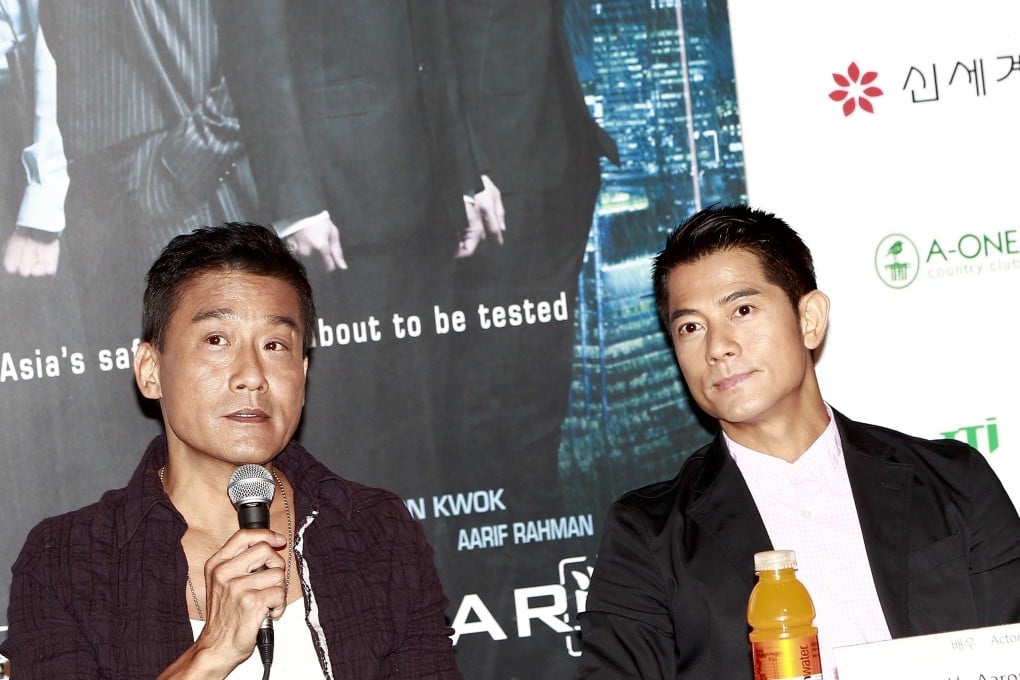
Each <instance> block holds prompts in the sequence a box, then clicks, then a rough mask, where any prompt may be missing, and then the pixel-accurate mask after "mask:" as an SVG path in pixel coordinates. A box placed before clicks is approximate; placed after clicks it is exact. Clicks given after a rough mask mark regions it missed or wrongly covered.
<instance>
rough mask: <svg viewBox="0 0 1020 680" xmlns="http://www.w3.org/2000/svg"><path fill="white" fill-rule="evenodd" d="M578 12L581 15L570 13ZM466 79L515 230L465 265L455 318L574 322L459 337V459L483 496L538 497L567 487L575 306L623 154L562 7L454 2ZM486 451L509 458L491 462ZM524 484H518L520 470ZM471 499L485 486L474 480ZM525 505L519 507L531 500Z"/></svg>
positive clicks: (475, 122) (478, 135) (455, 444)
mask: <svg viewBox="0 0 1020 680" xmlns="http://www.w3.org/2000/svg"><path fill="white" fill-rule="evenodd" d="M572 6H573V5H572ZM450 18H451V23H452V28H453V31H452V35H453V37H454V45H455V51H456V55H457V60H456V61H457V75H458V81H459V85H460V91H461V93H462V98H463V101H464V102H465V110H466V112H467V119H468V121H469V123H470V125H471V130H472V137H471V139H472V141H473V143H474V149H475V155H476V157H477V158H478V159H479V163H480V165H481V170H482V172H483V173H485V174H486V175H487V176H488V177H491V178H492V180H493V181H494V182H495V184H496V185H497V186H498V187H499V190H500V192H501V193H502V199H503V206H504V208H505V211H506V231H505V234H503V238H502V247H499V248H494V247H492V246H493V245H494V244H493V239H488V240H487V242H486V243H484V244H482V246H481V247H480V248H479V250H478V253H477V254H475V255H474V256H473V257H471V258H467V259H462V260H460V261H459V262H458V265H457V285H456V296H457V303H456V305H455V306H456V308H458V309H462V310H465V311H466V312H467V313H468V314H470V315H472V316H473V315H474V314H475V313H476V310H477V309H478V306H479V304H484V305H486V306H487V307H490V308H491V307H492V306H493V305H500V306H507V305H512V304H522V303H523V301H524V300H525V299H527V300H530V301H531V302H532V303H537V302H540V301H549V302H551V301H554V300H558V299H560V297H561V295H562V297H563V298H564V299H565V300H566V304H567V306H568V308H569V309H570V310H571V314H570V319H568V320H566V321H556V322H553V323H544V324H543V323H539V324H535V325H527V324H525V325H521V326H518V327H505V328H498V329H496V328H491V329H488V330H485V329H481V328H479V327H478V326H477V325H475V326H473V327H471V328H469V329H468V331H467V332H466V333H463V334H461V335H458V337H457V338H456V340H457V343H458V344H457V348H456V350H455V352H454V356H455V357H456V361H457V362H458V366H461V367H464V368H463V369H462V370H463V373H461V372H455V373H454V374H453V376H454V380H453V382H452V384H451V386H450V399H451V410H452V411H453V412H454V413H457V414H458V419H457V421H456V422H455V423H452V424H451V426H452V427H453V428H454V432H453V439H452V443H451V445H450V446H449V449H450V450H451V451H452V452H454V453H456V452H460V453H461V454H462V455H463V456H464V464H463V465H459V466H457V467H458V469H459V470H463V471H465V472H469V473H471V474H472V475H474V478H473V483H474V484H475V485H478V486H484V485H490V484H494V483H495V482H494V480H503V481H499V482H498V483H499V485H501V486H502V485H504V484H505V483H506V481H505V478H506V477H508V476H511V477H513V478H514V479H517V480H519V481H520V482H521V484H520V491H521V492H522V493H524V492H527V493H528V494H529V495H531V496H530V497H533V494H534V493H535V492H536V491H538V490H539V489H544V490H546V491H549V490H552V489H553V488H554V487H555V486H556V484H557V481H558V480H557V453H558V451H559V444H560V428H561V425H562V422H563V418H564V416H565V414H566V408H567V397H568V392H569V389H570V381H571V377H572V357H573V354H572V351H573V344H574V342H573V341H574V333H575V329H574V323H573V322H572V320H573V307H574V301H575V297H576V295H577V277H578V274H579V272H580V269H581V263H582V260H583V258H584V250H585V246H586V244H587V241H588V232H589V229H590V226H591V221H592V214H593V210H594V207H595V200H596V196H597V195H598V190H599V182H600V170H599V159H600V157H602V156H605V157H608V158H610V159H611V160H613V162H618V156H617V151H616V146H615V144H614V143H613V141H612V140H611V139H610V138H609V136H608V135H607V134H606V133H605V131H604V130H602V128H600V127H599V126H598V124H597V123H596V122H595V121H594V120H593V119H592V116H591V114H590V113H589V111H588V107H587V105H586V104H585V101H584V96H583V93H582V90H581V86H580V83H579V82H578V77H577V72H576V69H575V67H574V61H573V56H572V51H571V46H570V43H569V41H568V38H567V28H566V22H567V18H568V17H567V13H566V9H565V3H564V1H563V0H457V1H456V2H452V3H450ZM478 452H498V455H490V456H479V455H478ZM511 470H512V474H511V475H508V471H511ZM465 486H466V488H475V487H474V486H472V481H468V482H466V483H465ZM520 497H521V496H518V498H520Z"/></svg>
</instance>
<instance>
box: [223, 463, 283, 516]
mask: <svg viewBox="0 0 1020 680" xmlns="http://www.w3.org/2000/svg"><path fill="white" fill-rule="evenodd" d="M274 493H276V484H275V483H274V482H273V476H272V475H271V474H269V470H267V469H265V468H264V467H262V466H261V465H255V464H254V463H248V464H247V465H242V466H241V467H239V468H237V469H236V470H234V474H232V475H230V482H229V483H228V484H227V496H229V497H230V502H231V503H233V504H234V507H235V508H236V507H237V506H239V505H242V504H244V503H265V504H266V505H269V504H270V503H272V502H273V494H274Z"/></svg>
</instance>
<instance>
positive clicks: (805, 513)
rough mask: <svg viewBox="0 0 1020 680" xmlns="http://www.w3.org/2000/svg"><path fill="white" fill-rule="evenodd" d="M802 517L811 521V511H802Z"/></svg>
mask: <svg viewBox="0 0 1020 680" xmlns="http://www.w3.org/2000/svg"><path fill="white" fill-rule="evenodd" d="M800 516H801V517H803V518H804V519H811V511H810V510H801V511H800Z"/></svg>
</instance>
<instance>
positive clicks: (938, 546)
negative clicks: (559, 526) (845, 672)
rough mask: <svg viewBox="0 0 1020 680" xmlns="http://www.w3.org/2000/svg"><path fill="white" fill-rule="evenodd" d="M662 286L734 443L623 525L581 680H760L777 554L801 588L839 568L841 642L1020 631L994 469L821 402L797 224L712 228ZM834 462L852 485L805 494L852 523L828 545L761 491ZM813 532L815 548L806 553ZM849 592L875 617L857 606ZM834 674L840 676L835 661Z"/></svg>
mask: <svg viewBox="0 0 1020 680" xmlns="http://www.w3.org/2000/svg"><path fill="white" fill-rule="evenodd" d="M653 276H654V283H655V291H656V301H657V304H658V307H659V311H660V314H661V315H662V317H663V321H664V322H665V325H666V327H667V329H668V330H669V333H670V337H671V339H672V342H673V346H674V350H675V353H676V356H677V360H678V362H679V364H680V368H681V372H682V373H683V375H684V380H685V382H686V384H687V387H688V389H689V390H690V393H691V395H692V396H693V397H694V400H695V401H696V402H697V404H698V405H699V406H700V407H701V409H702V410H704V411H705V412H706V413H707V414H708V415H710V416H712V417H714V418H716V419H717V421H718V423H719V427H720V432H719V434H718V435H717V437H716V438H715V441H713V442H712V443H711V444H709V445H707V446H705V447H704V448H702V449H700V450H699V451H697V452H695V453H694V455H693V456H691V458H690V459H688V460H687V461H686V462H685V463H684V466H683V467H682V469H681V471H680V474H679V475H678V476H677V477H676V478H675V479H673V480H671V481H667V482H662V483H659V484H653V485H651V486H648V487H645V488H642V489H639V490H636V491H632V492H630V493H628V494H626V495H625V496H624V497H623V498H622V499H620V500H619V501H618V502H617V503H616V504H614V506H613V507H612V509H611V511H610V513H609V519H608V522H607V525H606V528H605V532H604V536H603V539H602V544H601V547H600V549H599V555H598V561H597V563H596V566H595V572H594V575H593V579H592V584H591V589H590V592H589V595H588V600H587V612H585V613H584V614H583V615H582V616H581V626H582V639H583V660H582V666H581V669H580V673H579V675H578V677H579V678H620V677H640V678H698V679H706V678H720V679H726V680H729V679H731V678H749V677H751V675H752V669H751V651H750V644H749V642H748V639H747V633H748V626H747V623H746V610H747V600H748V596H749V595H750V592H751V589H752V587H753V586H754V582H755V578H754V572H753V569H754V568H753V564H754V561H753V556H754V553H756V552H758V551H763V550H771V549H773V548H776V549H793V550H795V551H797V552H798V563H799V565H800V568H801V572H802V574H803V573H806V572H808V571H810V570H811V569H812V568H813V567H814V566H815V565H817V564H818V563H819V562H826V561H827V559H829V558H828V555H830V554H832V555H838V556H839V557H838V558H836V560H835V567H834V568H827V569H823V570H822V571H821V572H820V573H818V572H817V570H816V573H815V575H814V581H813V585H809V590H811V591H812V594H813V595H814V597H815V605H816V610H817V611H818V615H819V619H817V620H816V621H819V620H822V619H823V617H824V618H825V620H826V621H827V622H828V623H826V624H824V625H821V626H819V635H820V638H821V637H822V636H825V635H829V636H830V637H831V638H832V639H839V640H840V642H839V644H848V643H853V642H866V641H874V640H877V639H888V638H889V637H893V638H896V637H902V636H908V635H919V634H926V633H936V632H943V631H948V630H953V629H960V628H970V627H978V626H989V625H996V624H1003V623H1011V622H1017V621H1020V518H1018V517H1017V512H1016V510H1015V508H1014V506H1013V504H1012V503H1011V501H1010V499H1009V497H1008V496H1007V495H1006V493H1005V491H1004V489H1003V487H1002V485H1001V484H1000V482H999V480H998V479H997V478H996V476H995V474H994V473H993V472H992V470H991V468H990V467H989V466H988V464H987V462H986V461H985V459H984V458H983V457H982V456H981V454H979V453H978V452H977V451H974V450H973V449H971V448H970V447H968V446H966V445H964V444H962V443H959V442H955V441H950V440H939V441H927V440H923V439H918V438H915V437H911V436H908V435H905V434H902V433H899V432H895V431H893V430H889V429H886V428H882V427H877V426H874V425H865V424H861V423H855V422H853V421H851V420H849V419H848V418H846V417H844V416H843V415H841V414H840V413H838V412H837V411H835V410H834V409H831V408H830V407H828V406H827V405H826V404H825V402H824V401H823V400H822V396H821V393H820V390H819V388H818V383H817V381H816V378H815V371H814V363H813V357H812V352H813V350H815V349H817V348H818V347H819V346H820V345H821V343H822V341H823V339H824V337H825V330H826V327H827V321H828V299H827V298H826V297H825V296H824V294H822V293H821V292H820V291H818V290H817V289H816V287H815V277H814V270H813V266H812V264H811V255H810V252H809V251H808V250H807V248H806V246H804V244H803V243H802V242H801V241H800V238H799V237H798V236H797V235H796V234H795V233H794V232H793V231H792V230H791V229H790V228H789V227H788V226H787V225H786V224H785V223H784V222H783V221H782V220H780V219H778V218H776V217H775V216H774V215H770V214H768V213H764V212H761V211H757V210H752V209H750V208H747V207H746V206H732V207H721V208H709V209H707V210H705V211H702V212H700V213H698V214H696V215H695V216H693V217H692V218H690V219H689V220H688V221H686V222H685V223H684V224H682V225H681V226H680V227H679V228H678V229H677V230H676V231H675V232H674V233H673V235H672V236H671V237H670V238H669V240H668V241H667V245H666V248H665V249H664V250H663V251H662V253H660V254H659V256H658V257H657V259H656V261H655V267H654V275H653ZM826 446H827V448H826ZM819 462H820V463H821V467H809V468H807V469H808V470H809V471H810V470H824V469H829V470H832V479H833V480H839V479H842V480H843V482H844V485H843V486H840V485H839V484H838V483H837V482H836V481H833V482H832V483H831V485H830V483H828V482H825V480H824V479H823V477H821V476H820V475H815V474H809V475H808V476H807V478H806V479H802V482H806V483H807V484H808V485H811V484H812V483H814V484H815V485H816V486H818V489H817V490H816V491H817V493H819V494H820V496H819V498H821V499H825V498H832V497H833V496H836V497H839V495H838V494H840V493H841V491H845V502H842V501H841V502H838V503H836V504H835V507H834V508H833V509H834V511H835V512H834V514H835V515H836V516H837V519H838V518H839V517H842V518H843V523H842V524H839V522H838V521H837V525H839V528H836V529H831V530H830V529H828V527H826V528H825V529H824V530H822V531H821V532H818V531H817V530H812V529H811V528H809V526H808V525H809V522H810V521H812V520H811V519H810V517H811V515H810V514H803V515H802V514H800V513H802V512H804V511H803V510H799V509H796V507H797V506H796V505H795V504H796V503H797V500H798V499H796V498H789V497H787V498H785V499H779V501H778V503H777V502H776V501H775V499H773V501H772V502H773V503H774V504H776V505H781V504H782V503H783V502H784V501H789V502H790V504H791V508H794V509H793V511H792V512H793V513H794V514H792V515H791V514H790V513H789V512H787V514H785V515H784V514H783V513H784V511H783V510H782V509H780V510H779V511H778V512H777V509H776V507H774V506H770V505H769V504H768V503H767V502H766V503H763V501H766V500H767V499H769V498H770V495H769V494H770V490H769V489H768V488H763V485H762V477H764V476H765V474H762V475H761V477H759V478H756V477H754V476H749V475H748V474H747V471H749V470H757V471H759V472H760V471H767V474H768V475H771V474H773V472H777V473H778V475H779V476H778V477H776V478H777V479H782V478H783V475H785V474H786V473H787V472H788V471H793V470H794V469H795V468H797V467H798V466H800V469H801V470H804V469H805V468H804V467H803V466H804V465H817V464H818V463H819ZM827 466H828V467H827ZM804 488H806V487H804ZM820 502H823V503H824V500H823V501H820ZM840 506H842V507H840ZM855 510H856V511H855ZM791 528H792V532H791ZM812 531H815V533H814V535H813V539H812V540H813V542H811V541H808V540H807V539H804V540H798V539H797V538H793V539H791V538H790V537H791V536H794V537H796V536H808V535H809V534H810V533H811V532H812ZM854 535H856V540H857V542H856V543H855V542H854V540H852V539H853V537H854ZM777 540H781V541H784V544H783V545H774V542H775V541H777ZM855 545H856V546H858V547H857V548H856V549H855V547H854V546H855ZM805 558H806V559H805ZM847 582H856V583H862V584H864V585H863V587H861V588H858V589H857V591H871V592H872V593H873V596H872V599H871V600H870V601H868V600H866V599H863V600H858V599H857V598H858V596H859V595H860V592H853V593H848V596H849V597H848V599H852V600H853V602H854V603H853V604H850V603H848V602H847V600H841V595H842V594H841V591H840V588H841V587H843V584H844V583H847ZM859 602H865V604H863V605H861V604H859ZM869 610H870V611H869ZM869 617H870V618H869ZM837 629H838V630H837ZM834 646H838V645H834ZM827 657H828V658H827ZM822 661H823V665H824V666H825V667H826V671H827V674H826V677H829V676H828V671H830V670H831V666H832V658H831V649H829V648H827V647H826V645H825V644H824V643H823V646H822Z"/></svg>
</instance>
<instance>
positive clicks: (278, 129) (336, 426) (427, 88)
mask: <svg viewBox="0 0 1020 680" xmlns="http://www.w3.org/2000/svg"><path fill="white" fill-rule="evenodd" d="M217 8H218V9H219V10H222V15H221V23H222V24H223V25H224V26H226V25H228V24H229V26H230V28H229V30H224V31H223V32H222V39H223V41H224V51H225V54H226V55H227V58H228V65H229V72H228V78H229V83H230V86H231V91H232V93H233V95H234V97H235V99H236V101H237V102H238V108H239V114H240V117H241V123H242V129H243V131H244V133H245V137H246V143H247V146H248V148H249V150H250V153H251V161H252V169H253V172H254V176H255V180H256V183H257V186H258V191H259V198H260V206H259V209H260V212H261V214H262V218H263V219H265V220H267V221H270V222H272V223H274V224H277V225H279V224H280V223H281V221H293V220H296V219H301V218H305V217H309V216H313V215H317V214H319V213H321V211H323V210H327V211H328V212H329V216H330V218H331V219H332V221H333V223H334V224H336V225H337V227H338V228H339V233H340V240H341V243H342V247H343V252H344V259H345V260H346V262H347V264H348V266H349V269H347V270H340V271H334V272H326V271H320V269H321V268H320V267H316V266H315V265H316V264H317V262H316V260H315V259H314V258H313V260H311V261H310V262H309V266H310V270H311V271H310V274H311V276H312V280H313V285H314V288H315V291H316V300H317V306H318V311H319V316H320V317H321V318H322V323H323V324H324V325H327V326H330V327H332V328H335V327H336V325H337V324H353V323H358V322H364V321H366V320H368V319H369V318H370V317H374V318H375V319H376V320H377V321H379V322H380V325H379V326H378V329H379V332H380V334H381V336H382V339H380V340H378V341H371V342H368V343H362V344H359V343H355V342H351V343H350V344H348V345H345V346H343V347H340V346H338V340H339V338H333V342H334V344H333V345H332V346H324V345H329V343H330V338H329V336H328V335H327V336H326V337H325V338H323V337H320V338H319V340H320V343H319V345H320V346H319V348H318V349H317V350H316V352H315V354H314V356H313V361H314V362H315V363H316V365H317V368H316V375H317V376H319V378H317V379H316V380H313V381H311V382H310V384H309V399H308V406H307V409H306V412H305V413H306V416H305V422H306V423H307V425H306V427H305V428H304V430H303V431H302V440H303V441H304V442H305V443H306V444H308V445H309V446H311V447H312V448H322V449H332V448H335V446H333V445H332V444H331V442H332V441H334V440H335V439H336V438H339V439H340V440H341V441H343V443H344V450H345V454H344V456H343V458H342V460H340V461H337V464H338V465H341V467H342V469H343V470H345V471H346V473H347V474H350V475H353V476H358V477H361V478H366V479H369V480H371V481H372V482H373V483H376V484H380V485H383V486H389V487H392V488H395V489H397V490H400V491H402V492H405V493H406V492H407V491H408V490H409V489H410V488H411V487H409V482H410V481H416V482H418V483H420V484H425V483H428V482H429V481H433V482H434V481H435V480H436V479H437V476H438V474H439V472H438V471H437V470H436V469H435V467H434V466H435V465H436V456H437V455H438V454H437V451H436V448H435V443H436V440H437V438H438V431H437V428H438V418H439V414H438V413H436V412H435V411H434V409H435V408H436V404H435V399H434V393H435V389H436V387H435V386H436V385H437V384H440V382H441V379H442V376H443V375H444V373H445V360H444V355H445V350H444V349H443V346H444V345H446V344H447V343H445V342H438V341H435V338H432V337H430V336H433V334H432V332H431V326H432V313H433V312H432V305H439V306H440V307H443V308H448V306H449V295H450V290H451V286H452V267H453V256H454V254H455V252H456V248H457V241H458V238H459V235H460V230H461V228H462V225H463V224H464V222H465V218H464V206H463V199H462V194H463V193H465V191H473V186H472V182H473V181H477V179H475V180H471V179H467V178H468V177H470V176H471V174H472V170H471V165H472V164H471V159H470V157H469V147H468V134H467V132H466V129H464V126H463V121H462V119H461V118H460V114H459V111H458V107H457V103H456V92H455V90H454V86H453V84H452V82H451V81H452V80H453V78H452V75H453V71H452V69H453V67H452V63H451V62H450V60H451V55H450V53H449V51H448V43H447V40H448V29H447V26H446V17H445V13H444V12H445V3H444V2H442V1H440V0H429V2H420V1H416V0H344V1H343V2H335V1H334V0H318V1H313V2H303V3H288V2H285V1H284V0H258V1H256V2H250V1H247V0H238V1H236V2H223V3H220V4H219V5H218V6H217ZM475 177H476V178H477V175H475ZM394 313H399V314H401V315H402V316H405V317H406V316H407V315H409V314H415V315H419V316H420V318H421V319H422V325H423V331H422V335H421V337H419V338H410V337H407V338H404V339H402V340H397V339H394V330H393V328H392V323H391V319H392V315H393V314H394ZM334 335H335V334H334ZM340 404H342V406H340ZM338 419H339V420H338ZM316 442H318V443H316ZM327 444H330V445H328V446H327ZM404 454H406V455H409V456H413V457H414V460H415V462H416V467H415V474H414V476H413V477H414V479H413V480H411V479H410V478H409V476H408V475H407V474H406V470H405V469H402V468H400V466H389V467H386V468H384V467H383V466H381V465H379V463H378V460H379V456H383V455H388V456H392V455H404ZM391 460H392V458H391ZM414 489H415V493H417V492H419V491H423V490H424V491H428V492H432V491H433V489H431V488H429V489H421V488H419V487H414Z"/></svg>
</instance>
